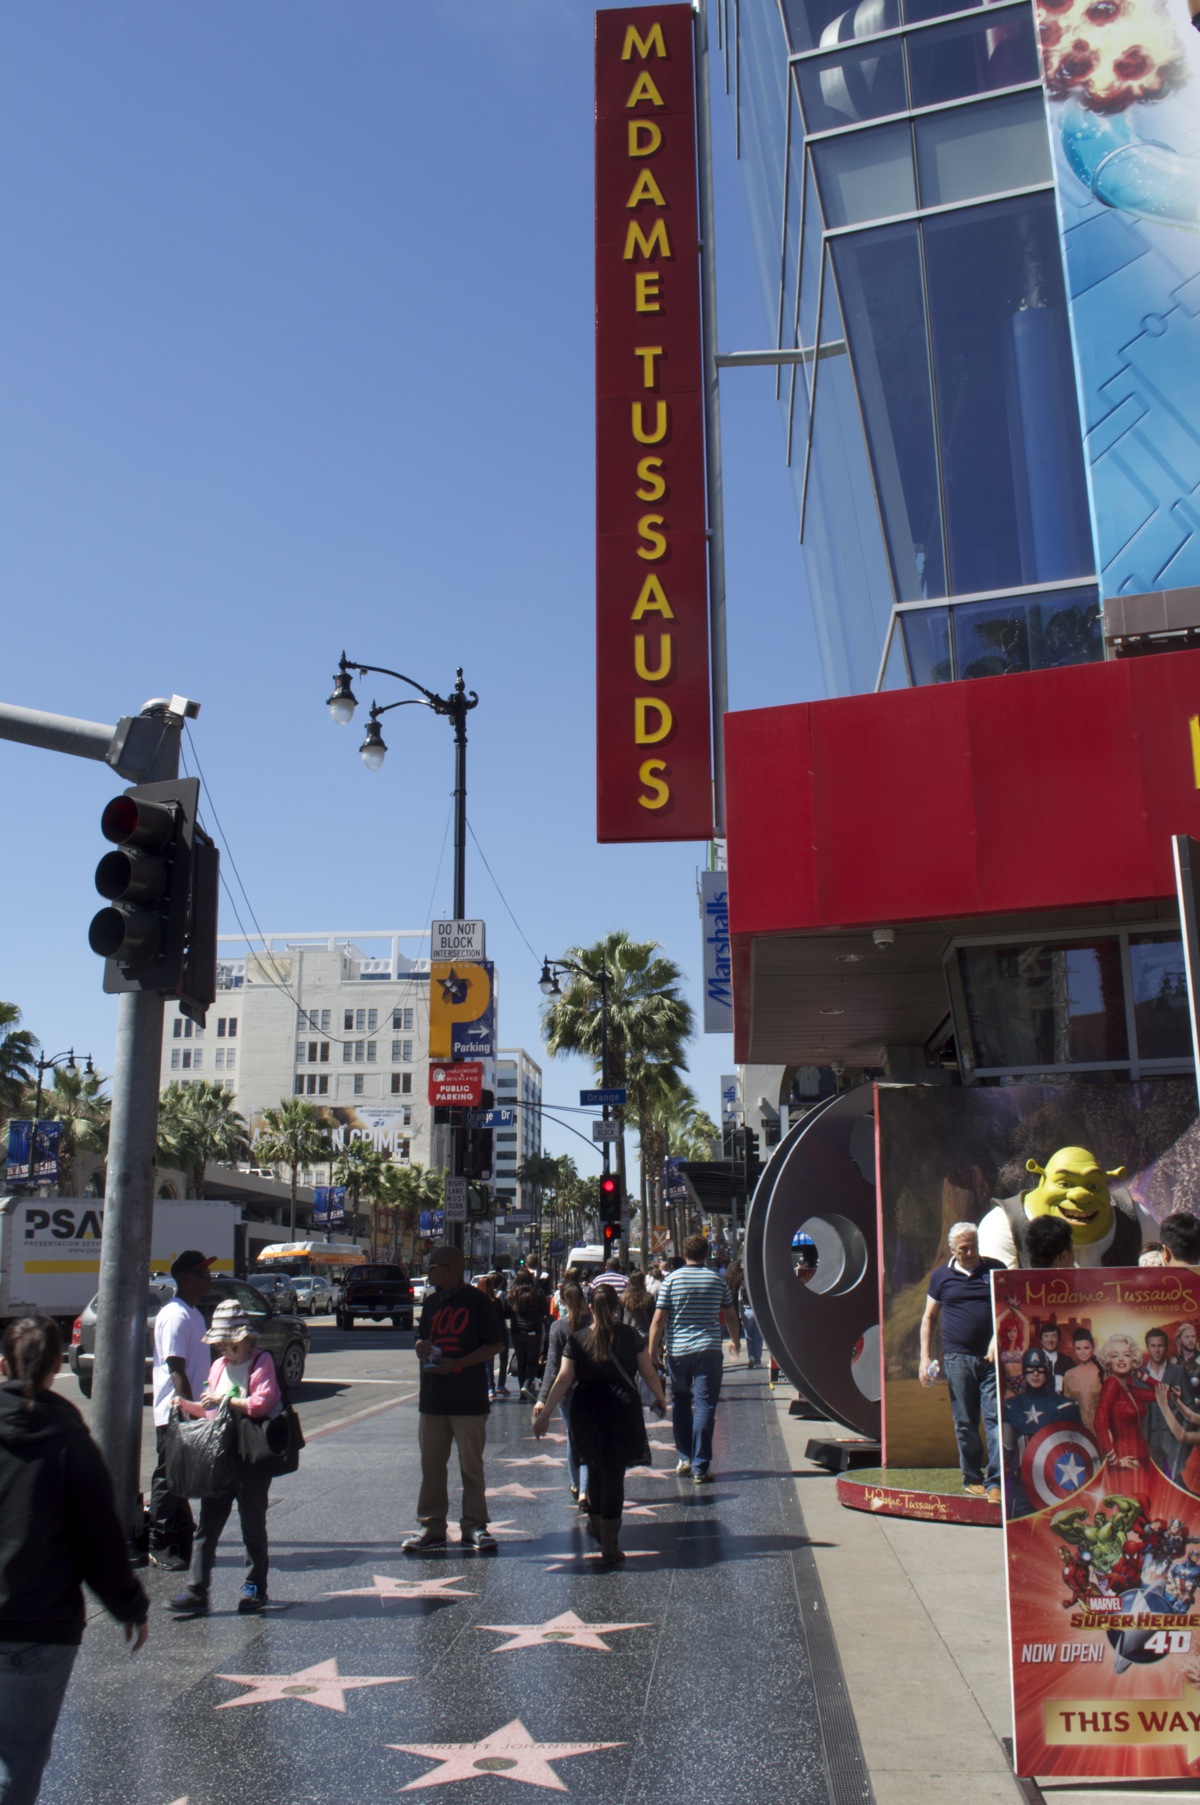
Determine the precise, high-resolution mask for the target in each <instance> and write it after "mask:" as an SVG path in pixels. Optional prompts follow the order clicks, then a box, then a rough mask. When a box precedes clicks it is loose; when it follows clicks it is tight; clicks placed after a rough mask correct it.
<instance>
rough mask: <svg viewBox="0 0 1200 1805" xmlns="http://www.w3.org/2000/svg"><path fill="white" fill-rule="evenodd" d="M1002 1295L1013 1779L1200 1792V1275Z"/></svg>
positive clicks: (1145, 1272)
mask: <svg viewBox="0 0 1200 1805" xmlns="http://www.w3.org/2000/svg"><path fill="white" fill-rule="evenodd" d="M993 1289H994V1297H995V1307H996V1331H997V1335H996V1340H997V1350H998V1355H997V1357H998V1361H999V1373H1000V1383H1001V1404H1000V1420H1001V1432H1002V1438H1003V1442H1004V1460H1005V1474H1004V1527H1005V1538H1006V1554H1007V1572H1008V1611H1009V1635H1010V1643H1011V1658H1012V1679H1013V1713H1014V1744H1015V1752H1016V1771H1017V1773H1018V1774H1021V1775H1035V1774H1036V1775H1053V1776H1054V1777H1055V1778H1058V1777H1060V1776H1064V1775H1075V1776H1079V1777H1085V1776H1086V1777H1087V1778H1089V1779H1124V1780H1143V1779H1151V1778H1155V1779H1184V1778H1195V1777H1196V1774H1197V1771H1198V1769H1197V1766H1196V1764H1197V1763H1198V1762H1200V1639H1198V1637H1197V1631H1198V1630H1200V1608H1198V1607H1197V1601H1196V1593H1197V1587H1198V1586H1200V1345H1198V1336H1197V1329H1198V1325H1200V1273H1197V1272H1196V1271H1195V1270H1194V1269H1193V1268H1191V1267H1186V1266H1160V1267H1142V1268H1136V1267H1135V1268H1129V1269H1126V1268H1121V1267H1110V1268H1108V1269H1105V1268H1103V1267H1100V1268H1096V1269H1093V1270H1090V1271H1084V1270H1082V1269H1067V1270H1062V1271H1051V1270H1046V1269H1041V1270H1038V1269H1033V1270H1030V1269H1026V1270H1018V1271H1013V1272H1003V1273H996V1274H995V1275H994V1277H993Z"/></svg>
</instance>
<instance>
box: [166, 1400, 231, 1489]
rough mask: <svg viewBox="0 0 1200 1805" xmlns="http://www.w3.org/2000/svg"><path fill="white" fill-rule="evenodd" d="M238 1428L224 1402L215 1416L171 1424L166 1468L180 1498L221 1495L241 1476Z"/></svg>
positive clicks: (167, 1441)
mask: <svg viewBox="0 0 1200 1805" xmlns="http://www.w3.org/2000/svg"><path fill="white" fill-rule="evenodd" d="M237 1464H238V1431H237V1424H236V1423H235V1422H234V1419H233V1412H232V1411H231V1410H230V1408H229V1406H228V1404H222V1405H221V1407H220V1409H219V1410H218V1411H217V1414H216V1415H215V1416H205V1417H198V1418H194V1419H192V1420H189V1421H180V1420H179V1419H178V1418H176V1420H175V1421H174V1422H171V1423H168V1424H167V1435H166V1440H165V1445H164V1448H163V1467H164V1470H165V1472H166V1479H167V1489H168V1491H170V1492H173V1493H174V1495H175V1497H177V1498H219V1497H221V1496H222V1495H223V1494H224V1493H225V1492H227V1491H229V1490H231V1488H232V1486H233V1484H234V1481H235V1480H236V1478H237Z"/></svg>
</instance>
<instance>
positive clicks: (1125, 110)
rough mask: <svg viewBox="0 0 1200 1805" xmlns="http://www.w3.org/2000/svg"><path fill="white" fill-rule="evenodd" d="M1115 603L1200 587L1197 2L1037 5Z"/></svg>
mask: <svg viewBox="0 0 1200 1805" xmlns="http://www.w3.org/2000/svg"><path fill="white" fill-rule="evenodd" d="M1037 15H1038V22H1039V28H1040V29H1039V39H1040V42H1041V46H1042V68H1043V77H1044V81H1045V86H1046V94H1047V96H1048V99H1049V105H1050V123H1051V131H1052V135H1053V143H1054V161H1055V175H1056V179H1057V187H1058V202H1059V212H1060V217H1061V223H1062V228H1063V239H1064V243H1065V246H1066V265H1067V285H1068V293H1069V296H1070V309H1071V323H1072V326H1073V329H1074V338H1075V352H1076V361H1077V367H1078V377H1079V394H1080V403H1081V407H1082V411H1083V425H1084V434H1085V448H1086V456H1087V462H1088V475H1089V481H1090V484H1091V492H1092V512H1093V516H1094V519H1095V528H1096V538H1097V553H1098V559H1099V573H1100V588H1101V592H1102V594H1104V595H1105V596H1115V595H1120V594H1124V593H1134V594H1137V593H1144V592H1146V591H1149V590H1156V589H1174V588H1180V587H1183V586H1185V585H1190V584H1197V583H1200V512H1198V511H1197V508H1196V505H1195V497H1196V493H1197V490H1198V489H1200V229H1198V228H1200V142H1198V139H1197V131H1196V110H1197V105H1198V104H1200V36H1197V34H1196V32H1195V31H1193V30H1192V29H1191V28H1190V24H1189V19H1188V7H1187V0H1130V3H1128V4H1125V5H1120V6H1104V7H1097V6H1089V5H1087V4H1086V3H1085V0H1070V3H1069V4H1067V5H1065V6H1064V5H1061V4H1058V0H1039V4H1038V7H1037Z"/></svg>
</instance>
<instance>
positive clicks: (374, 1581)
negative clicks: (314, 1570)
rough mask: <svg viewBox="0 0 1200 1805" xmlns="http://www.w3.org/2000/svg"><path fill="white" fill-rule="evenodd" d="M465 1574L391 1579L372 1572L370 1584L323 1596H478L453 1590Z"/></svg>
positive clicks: (385, 1597) (384, 1574) (385, 1575)
mask: <svg viewBox="0 0 1200 1805" xmlns="http://www.w3.org/2000/svg"><path fill="white" fill-rule="evenodd" d="M464 1577H465V1575H463V1574H461V1573H454V1574H451V1576H450V1577H449V1578H448V1579H391V1578H389V1576H388V1575H387V1574H386V1573H372V1575H371V1584H370V1585H369V1586H357V1587H355V1588H354V1589H353V1590H351V1591H349V1592H322V1594H321V1596H322V1598H379V1599H382V1600H383V1601H384V1602H386V1601H387V1600H388V1599H389V1598H478V1597H479V1594H478V1592H458V1591H451V1589H450V1588H451V1587H452V1586H461V1585H462V1583H463V1579H464Z"/></svg>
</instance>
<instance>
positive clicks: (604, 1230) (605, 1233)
mask: <svg viewBox="0 0 1200 1805" xmlns="http://www.w3.org/2000/svg"><path fill="white" fill-rule="evenodd" d="M600 1239H601V1241H602V1242H603V1243H604V1251H605V1253H606V1254H611V1253H612V1252H613V1250H614V1249H615V1247H616V1245H617V1243H618V1241H619V1240H620V1239H621V1230H620V1228H619V1226H618V1225H617V1223H615V1222H605V1223H604V1224H603V1225H602V1227H601V1229H600Z"/></svg>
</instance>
